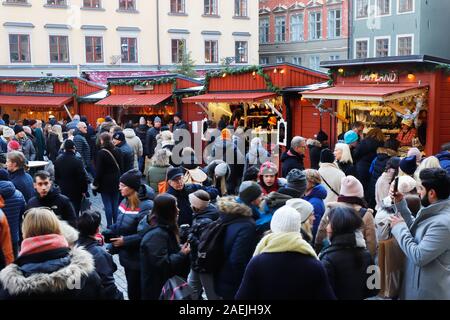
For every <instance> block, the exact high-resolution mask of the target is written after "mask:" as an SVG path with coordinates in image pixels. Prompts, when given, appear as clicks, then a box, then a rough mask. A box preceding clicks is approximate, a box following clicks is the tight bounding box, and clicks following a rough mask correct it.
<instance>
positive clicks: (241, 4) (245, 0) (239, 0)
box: [234, 0, 248, 17]
mask: <svg viewBox="0 0 450 320" xmlns="http://www.w3.org/2000/svg"><path fill="white" fill-rule="evenodd" d="M238 3H239V6H237V4H238ZM244 5H245V6H244ZM243 7H244V8H245V12H244V14H243V13H242V12H241V10H242V8H243ZM238 8H239V12H238V10H237V9H238ZM234 16H235V17H248V0H234Z"/></svg>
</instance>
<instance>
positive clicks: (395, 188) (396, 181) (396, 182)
mask: <svg viewBox="0 0 450 320" xmlns="http://www.w3.org/2000/svg"><path fill="white" fill-rule="evenodd" d="M397 192H398V177H397V178H395V180H394V193H397Z"/></svg>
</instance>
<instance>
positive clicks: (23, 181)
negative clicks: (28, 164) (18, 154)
mask: <svg viewBox="0 0 450 320" xmlns="http://www.w3.org/2000/svg"><path fill="white" fill-rule="evenodd" d="M9 180H10V181H11V182H12V183H13V184H14V186H15V187H16V189H17V190H19V191H20V192H22V195H23V196H24V198H25V201H26V202H28V200H30V199H31V198H32V197H33V196H34V188H33V178H32V177H31V176H30V175H29V174H28V173H27V172H25V170H24V169H19V170H17V171H14V172H10V173H9Z"/></svg>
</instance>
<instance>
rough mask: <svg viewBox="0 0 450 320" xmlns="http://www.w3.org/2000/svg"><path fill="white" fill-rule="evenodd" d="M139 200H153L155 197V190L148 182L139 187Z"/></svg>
mask: <svg viewBox="0 0 450 320" xmlns="http://www.w3.org/2000/svg"><path fill="white" fill-rule="evenodd" d="M138 194H139V200H141V201H143V200H153V199H154V198H155V191H154V190H153V189H152V188H151V187H150V186H148V185H146V184H141V187H140V188H139V192H138Z"/></svg>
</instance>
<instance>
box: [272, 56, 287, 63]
mask: <svg viewBox="0 0 450 320" xmlns="http://www.w3.org/2000/svg"><path fill="white" fill-rule="evenodd" d="M275 62H276V63H285V62H286V57H285V56H277V57H275Z"/></svg>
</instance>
